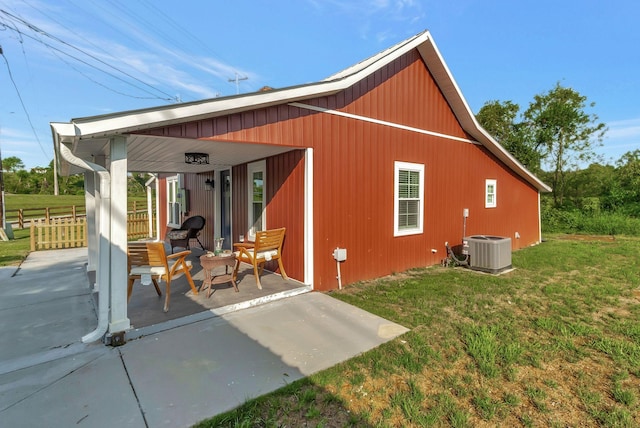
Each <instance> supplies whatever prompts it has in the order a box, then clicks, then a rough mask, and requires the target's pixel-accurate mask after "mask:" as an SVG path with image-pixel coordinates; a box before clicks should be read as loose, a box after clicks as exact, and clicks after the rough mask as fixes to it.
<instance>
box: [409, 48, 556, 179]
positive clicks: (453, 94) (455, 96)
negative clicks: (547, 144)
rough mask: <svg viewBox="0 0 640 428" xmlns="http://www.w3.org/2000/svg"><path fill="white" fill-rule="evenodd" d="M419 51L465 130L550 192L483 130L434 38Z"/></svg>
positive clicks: (517, 170)
mask: <svg viewBox="0 0 640 428" xmlns="http://www.w3.org/2000/svg"><path fill="white" fill-rule="evenodd" d="M418 51H419V52H420V55H422V58H423V59H424V61H425V63H426V64H427V68H428V69H429V71H430V72H431V74H432V75H433V76H434V78H435V79H436V82H437V84H438V87H439V88H440V90H441V91H442V93H443V94H444V96H445V98H446V99H447V101H448V102H449V105H450V106H451V109H452V110H453V112H454V114H455V115H456V117H457V118H458V120H459V121H460V124H461V125H462V128H463V129H464V130H465V131H466V132H468V133H469V134H470V135H471V136H472V137H473V138H474V139H476V140H477V141H478V142H480V143H481V144H482V145H483V146H485V147H486V148H487V149H488V150H489V151H490V152H491V153H492V154H493V155H494V156H496V157H497V158H498V159H500V160H501V161H502V162H503V163H505V164H506V165H507V166H508V167H509V168H511V169H512V170H513V171H515V172H516V173H517V174H518V175H519V176H520V177H522V178H523V179H524V180H525V181H527V182H528V183H529V184H531V185H532V186H534V187H535V188H536V189H538V191H541V192H550V191H551V188H550V187H549V186H547V185H546V184H545V183H543V182H542V181H541V180H540V179H539V178H538V177H536V176H535V175H534V174H532V173H531V171H529V170H528V169H527V168H525V167H524V165H522V164H521V163H520V162H519V161H518V160H517V159H516V158H515V157H514V156H513V155H512V154H511V153H509V152H508V151H507V150H506V149H505V148H504V147H502V145H501V144H500V143H498V142H497V141H496V140H494V139H493V137H491V135H489V133H488V132H487V131H486V130H485V129H483V128H482V126H480V124H479V123H478V121H477V120H476V117H475V115H474V114H473V112H472V111H471V108H470V107H469V104H468V103H467V101H466V99H465V98H464V96H463V95H462V91H461V90H460V87H458V84H457V83H456V81H455V79H454V78H453V74H451V71H450V70H449V67H448V66H447V63H446V62H445V61H444V58H443V57H442V55H441V54H440V51H439V50H438V47H437V46H436V44H435V42H434V41H433V38H432V37H429V38H428V40H425V41H424V43H421V44H420V46H419V47H418Z"/></svg>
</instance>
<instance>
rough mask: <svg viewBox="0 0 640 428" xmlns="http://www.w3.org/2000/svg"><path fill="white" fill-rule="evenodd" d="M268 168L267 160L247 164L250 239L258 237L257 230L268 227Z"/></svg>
mask: <svg viewBox="0 0 640 428" xmlns="http://www.w3.org/2000/svg"><path fill="white" fill-rule="evenodd" d="M266 169H267V164H266V162H265V161H260V162H255V163H251V164H249V165H248V166H247V175H248V176H247V182H248V185H249V188H248V189H247V190H248V194H249V213H248V217H247V218H248V219H249V230H248V235H249V239H250V240H254V239H255V238H256V232H259V231H261V230H265V229H266V228H267V218H266V215H265V213H266V200H265V196H266V195H265V189H266V187H265V186H266V178H267V174H266Z"/></svg>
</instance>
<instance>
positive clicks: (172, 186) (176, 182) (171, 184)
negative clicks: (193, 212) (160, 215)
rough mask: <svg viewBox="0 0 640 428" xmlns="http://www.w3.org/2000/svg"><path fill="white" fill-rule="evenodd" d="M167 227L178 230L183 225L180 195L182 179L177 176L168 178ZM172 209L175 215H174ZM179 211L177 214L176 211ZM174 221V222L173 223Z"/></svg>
mask: <svg viewBox="0 0 640 428" xmlns="http://www.w3.org/2000/svg"><path fill="white" fill-rule="evenodd" d="M166 186H167V226H169V227H172V228H178V227H180V225H181V224H182V223H181V222H180V213H181V212H182V206H181V199H180V197H179V193H180V177H179V176H177V175H174V176H171V177H167V179H166ZM172 208H173V213H174V214H175V216H177V217H175V218H174V215H172ZM176 209H177V212H175V210H176ZM172 220H173V221H172Z"/></svg>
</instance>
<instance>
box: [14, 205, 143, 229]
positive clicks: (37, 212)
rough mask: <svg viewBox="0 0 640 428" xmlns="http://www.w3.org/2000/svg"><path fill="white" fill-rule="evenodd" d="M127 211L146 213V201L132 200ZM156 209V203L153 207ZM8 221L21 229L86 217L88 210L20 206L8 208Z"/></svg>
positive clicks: (81, 207)
mask: <svg viewBox="0 0 640 428" xmlns="http://www.w3.org/2000/svg"><path fill="white" fill-rule="evenodd" d="M127 205H128V206H127V212H128V213H130V214H137V213H146V212H147V204H146V202H139V201H130V202H129V203H128V204H127ZM152 209H153V210H154V211H155V205H154V207H153V208H152ZM5 215H6V221H7V223H11V224H14V225H17V227H18V228H19V229H24V228H25V225H26V226H27V227H29V225H30V223H32V222H34V221H37V220H44V221H45V222H47V223H48V222H49V220H51V219H53V218H70V219H72V220H74V221H75V220H76V219H78V218H81V217H86V215H87V211H86V209H85V206H84V205H66V206H60V207H45V208H19V209H17V210H6V211H5Z"/></svg>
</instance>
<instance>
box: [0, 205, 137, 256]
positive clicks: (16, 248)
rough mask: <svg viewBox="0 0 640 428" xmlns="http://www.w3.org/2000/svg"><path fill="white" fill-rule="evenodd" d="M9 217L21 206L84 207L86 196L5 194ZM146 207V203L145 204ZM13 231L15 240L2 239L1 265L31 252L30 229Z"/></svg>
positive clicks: (0, 249)
mask: <svg viewBox="0 0 640 428" xmlns="http://www.w3.org/2000/svg"><path fill="white" fill-rule="evenodd" d="M134 200H136V201H139V202H138V203H141V202H144V203H146V198H144V197H130V198H129V203H130V204H131V203H132V201H134ZM5 203H6V211H7V217H9V211H15V210H18V209H20V208H22V209H26V208H45V207H50V208H51V207H65V206H71V205H76V206H78V207H83V208H84V196H83V195H61V196H53V195H13V194H9V195H5ZM144 207H145V208H146V205H144ZM13 233H14V235H15V238H16V239H14V240H10V241H0V266H8V265H18V264H20V263H21V262H22V260H24V258H25V257H26V256H27V254H29V249H30V243H29V229H28V228H26V229H18V228H17V226H16V228H14V230H13Z"/></svg>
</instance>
